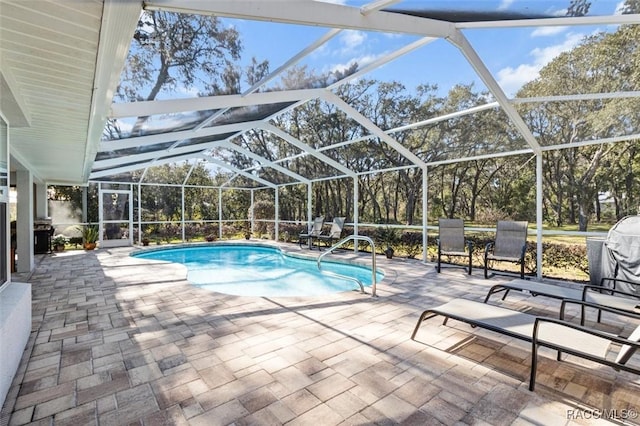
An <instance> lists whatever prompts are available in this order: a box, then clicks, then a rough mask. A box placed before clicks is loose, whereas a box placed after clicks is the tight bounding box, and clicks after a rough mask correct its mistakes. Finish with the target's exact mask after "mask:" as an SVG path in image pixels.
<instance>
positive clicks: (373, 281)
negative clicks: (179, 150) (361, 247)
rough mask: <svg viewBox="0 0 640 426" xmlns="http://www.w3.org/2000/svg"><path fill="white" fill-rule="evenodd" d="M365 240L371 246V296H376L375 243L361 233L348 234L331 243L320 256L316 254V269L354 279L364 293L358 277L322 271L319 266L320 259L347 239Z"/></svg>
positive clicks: (324, 272) (326, 272)
mask: <svg viewBox="0 0 640 426" xmlns="http://www.w3.org/2000/svg"><path fill="white" fill-rule="evenodd" d="M352 240H353V241H366V242H368V243H369V245H370V246H371V296H372V297H376V296H377V294H376V245H375V243H374V242H373V240H372V239H371V238H369V237H365V236H362V235H349V236H348V237H345V238H343V239H341V240H340V241H338V242H337V243H335V244H334V245H332V246H331V247H330V248H329V249H328V250H327V251H326V252H324V253H322V254H321V255H320V256H318V270H320V272H322V273H323V274H329V275H333V276H336V277H340V278H344V279H347V280H351V281H355V282H357V283H358V285H360V291H361V292H362V293H363V294H364V293H365V291H364V286H363V285H362V283H361V282H360V280H359V279H357V278H354V277H349V276H347V275H340V274H336V273H333V272H328V271H323V270H322V266H321V262H322V259H323V258H324V257H325V256H326V255H328V254H330V253H332V252H333V251H334V250H335V249H337V248H339V247H341V246H342V245H344V244H345V243H346V242H348V241H352Z"/></svg>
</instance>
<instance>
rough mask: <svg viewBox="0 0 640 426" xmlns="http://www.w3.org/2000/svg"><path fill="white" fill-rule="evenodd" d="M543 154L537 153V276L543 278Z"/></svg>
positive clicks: (539, 278)
mask: <svg viewBox="0 0 640 426" xmlns="http://www.w3.org/2000/svg"><path fill="white" fill-rule="evenodd" d="M542 226H543V224H542V154H536V276H537V278H538V280H542Z"/></svg>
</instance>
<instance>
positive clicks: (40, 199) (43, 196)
mask: <svg viewBox="0 0 640 426" xmlns="http://www.w3.org/2000/svg"><path fill="white" fill-rule="evenodd" d="M35 187H36V206H35V207H36V214H35V216H36V218H39V219H44V218H47V217H49V209H48V206H47V185H46V184H44V183H36V184H35Z"/></svg>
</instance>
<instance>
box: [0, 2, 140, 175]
mask: <svg viewBox="0 0 640 426" xmlns="http://www.w3.org/2000/svg"><path fill="white" fill-rule="evenodd" d="M140 10H141V3H139V2H135V1H131V2H123V1H118V0H104V2H103V1H102V0H86V1H78V0H58V1H55V2H53V1H24V0H0V71H1V73H2V75H3V80H4V82H3V86H4V85H5V83H6V82H8V85H9V86H10V87H11V97H12V98H13V99H15V100H18V101H19V102H14V106H15V105H18V106H20V108H21V109H22V111H21V114H22V115H23V117H25V120H23V121H22V122H21V121H14V122H13V123H12V122H11V121H10V122H9V125H10V140H11V153H12V155H13V156H14V157H15V158H16V159H20V162H21V163H23V164H24V166H25V167H27V168H29V169H30V170H31V171H32V173H33V175H34V179H35V180H36V181H42V182H47V183H62V184H84V183H86V181H87V179H88V174H89V170H90V169H91V166H92V164H93V160H94V158H95V152H96V151H97V148H98V145H99V142H100V135H101V134H102V130H103V128H104V123H105V121H106V117H107V114H106V112H107V111H108V108H109V106H110V104H111V100H112V94H113V90H114V89H115V87H116V85H117V83H118V80H119V77H120V70H121V68H122V65H123V64H124V59H125V57H126V53H127V51H128V48H129V44H130V42H131V37H132V34H133V31H134V29H135V26H136V24H137V21H138V17H139V13H140ZM3 89H4V87H3ZM0 96H1V97H2V106H3V111H4V102H5V99H6V98H5V96H8V94H7V92H5V91H4V90H3V92H2V94H1V95H0ZM15 112H16V111H14V112H13V113H11V114H9V117H11V116H12V115H13V114H14V113H15ZM8 119H10V118H8ZM18 126H23V127H18Z"/></svg>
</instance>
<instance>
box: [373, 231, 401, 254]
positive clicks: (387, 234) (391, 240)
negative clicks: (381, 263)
mask: <svg viewBox="0 0 640 426" xmlns="http://www.w3.org/2000/svg"><path fill="white" fill-rule="evenodd" d="M377 232H378V240H380V242H381V243H382V245H383V246H384V247H385V249H384V254H385V256H387V259H392V258H393V254H394V252H395V250H394V249H393V246H394V245H395V244H397V242H398V230H397V229H395V228H391V227H388V226H387V227H386V228H379V229H378V231H377Z"/></svg>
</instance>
